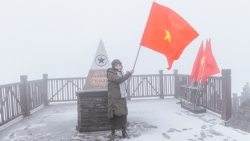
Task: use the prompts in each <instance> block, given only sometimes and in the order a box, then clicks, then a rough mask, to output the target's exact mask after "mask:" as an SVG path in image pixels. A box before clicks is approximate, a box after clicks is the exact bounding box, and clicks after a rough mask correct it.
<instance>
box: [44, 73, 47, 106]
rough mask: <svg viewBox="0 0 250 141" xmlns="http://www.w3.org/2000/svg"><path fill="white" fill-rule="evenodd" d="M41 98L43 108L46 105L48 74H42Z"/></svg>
mask: <svg viewBox="0 0 250 141" xmlns="http://www.w3.org/2000/svg"><path fill="white" fill-rule="evenodd" d="M43 98H44V106H47V105H48V74H43Z"/></svg>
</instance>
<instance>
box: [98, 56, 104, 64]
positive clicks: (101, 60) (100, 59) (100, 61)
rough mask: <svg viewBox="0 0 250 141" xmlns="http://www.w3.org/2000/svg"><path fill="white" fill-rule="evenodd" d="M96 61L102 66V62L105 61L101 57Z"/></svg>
mask: <svg viewBox="0 0 250 141" xmlns="http://www.w3.org/2000/svg"><path fill="white" fill-rule="evenodd" d="M98 60H99V64H100V63H103V64H104V62H103V61H104V60H105V59H104V58H102V56H101V58H99V59H98Z"/></svg>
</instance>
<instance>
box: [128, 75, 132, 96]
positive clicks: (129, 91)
mask: <svg viewBox="0 0 250 141" xmlns="http://www.w3.org/2000/svg"><path fill="white" fill-rule="evenodd" d="M127 72H129V71H127ZM131 77H132V76H131ZM131 77H130V78H129V79H128V81H127V100H131V97H130V80H131Z"/></svg>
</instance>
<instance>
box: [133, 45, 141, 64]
mask: <svg viewBox="0 0 250 141" xmlns="http://www.w3.org/2000/svg"><path fill="white" fill-rule="evenodd" d="M140 49H141V45H140V46H139V49H138V52H137V55H136V59H135V63H134V67H133V69H134V68H135V64H136V62H137V58H138V55H139V52H140Z"/></svg>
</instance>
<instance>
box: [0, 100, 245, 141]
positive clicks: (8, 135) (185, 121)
mask: <svg viewBox="0 0 250 141" xmlns="http://www.w3.org/2000/svg"><path fill="white" fill-rule="evenodd" d="M177 102H178V100H177V99H174V98H166V99H135V100H131V101H128V109H129V115H128V121H129V126H128V129H127V131H128V134H129V136H130V139H128V140H131V141H154V140H157V141H161V140H162V141H166V140H171V141H200V140H205V141H215V140H216V141H236V140H237V141H249V140H250V134H249V133H246V132H243V131H241V130H237V129H233V128H229V127H225V126H224V124H223V121H222V120H221V119H220V117H219V116H218V115H217V114H215V113H212V112H207V113H202V114H193V113H191V112H189V111H187V110H185V109H182V108H181V106H180V105H179V104H176V103H177ZM76 109H77V105H76V102H68V103H66V102H65V103H50V104H49V106H46V107H44V108H42V109H41V110H39V111H37V112H35V113H34V114H32V115H31V116H29V117H26V118H23V119H21V120H20V121H18V122H17V123H15V124H13V125H11V126H9V127H7V128H6V129H4V130H2V131H0V140H1V141H25V140H27V141H30V140H31V141H106V140H108V139H109V135H110V131H99V132H85V133H79V132H78V131H77V130H75V128H76V124H77V110H76ZM116 135H117V136H116V140H127V139H122V138H121V131H117V132H116Z"/></svg>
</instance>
